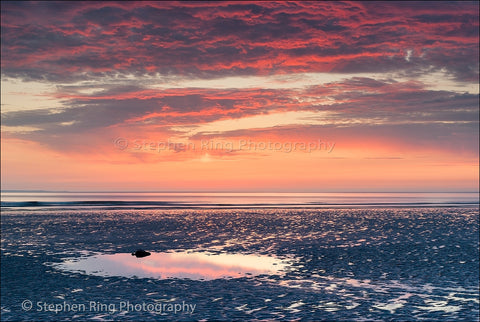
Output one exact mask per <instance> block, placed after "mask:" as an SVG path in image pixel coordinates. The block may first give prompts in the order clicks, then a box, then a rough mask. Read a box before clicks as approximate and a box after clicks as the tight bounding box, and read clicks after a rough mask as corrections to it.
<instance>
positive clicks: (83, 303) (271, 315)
mask: <svg viewBox="0 0 480 322" xmlns="http://www.w3.org/2000/svg"><path fill="white" fill-rule="evenodd" d="M26 195H27V194H26V193H25V194H23V195H22V194H20V193H13V192H12V193H10V195H8V196H6V195H5V194H3V193H2V217H1V224H2V225H1V233H2V234H1V238H2V241H1V256H2V258H1V320H2V321H18V320H35V321H39V320H40V321H59V320H100V321H102V320H132V321H150V320H168V321H170V320H181V321H193V320H195V321H198V320H227V321H238V320H281V321H283V320H306V321H331V320H335V321H338V320H340V321H362V320H396V321H398V320H401V321H412V320H427V321H453V320H454V321H478V319H479V210H478V196H476V197H475V196H473V195H468V196H465V195H461V196H460V195H457V196H455V195H451V194H443V195H442V194H440V195H438V194H423V195H413V196H409V195H405V194H403V195H380V196H379V195H377V196H375V195H367V196H365V195H349V196H345V195H344V196H341V195H336V194H335V195H326V196H325V195H322V196H319V195H318V194H312V195H307V196H306V195H293V196H278V195H269V194H267V195H260V196H258V195H257V196H241V195H240V196H239V195H233V196H231V195H228V196H227V195H220V196H219V195H214V196H205V195H203V196H200V195H199V194H193V195H192V196H191V198H190V199H188V197H187V198H182V197H179V195H178V194H172V195H167V197H168V196H170V197H171V199H168V198H166V197H165V195H160V196H159V195H158V194H157V195H154V196H151V199H148V198H147V196H140V195H138V194H134V196H133V197H132V196H131V194H130V197H128V194H125V195H123V196H121V197H120V196H119V198H118V199H115V198H113V197H112V195H106V196H105V195H102V196H98V194H90V195H88V197H86V196H81V197H79V196H78V195H75V194H67V196H65V194H63V195H61V197H59V196H58V195H53V196H52V195H50V196H46V193H45V194H44V195H43V197H38V195H36V196H35V194H33V195H32V194H31V193H30V195H28V196H26ZM113 195H115V194H113ZM282 197H284V198H282ZM475 198H477V200H475ZM342 202H343V203H342ZM137 249H144V250H147V251H149V252H151V255H150V256H147V257H143V258H137V257H135V256H132V255H131V253H132V252H134V251H135V250H137Z"/></svg>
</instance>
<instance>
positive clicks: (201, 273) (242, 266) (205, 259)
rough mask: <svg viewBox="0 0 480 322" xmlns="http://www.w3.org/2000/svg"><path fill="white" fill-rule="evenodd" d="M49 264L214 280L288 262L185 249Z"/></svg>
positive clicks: (271, 270) (282, 267)
mask: <svg viewBox="0 0 480 322" xmlns="http://www.w3.org/2000/svg"><path fill="white" fill-rule="evenodd" d="M52 266H53V267H55V268H56V269H60V270H62V271H69V272H76V273H83V274H87V275H96V276H104V277H106V276H122V277H137V278H157V279H168V278H187V279H192V280H213V279H219V278H240V277H251V276H258V275H281V274H283V273H284V272H285V271H286V270H287V269H288V268H289V267H290V264H289V263H288V262H287V261H285V260H282V259H279V258H276V257H272V256H263V255H245V254H217V253H209V252H192V251H190V252H187V251H186V252H175V253H168V252H165V253H151V255H150V256H147V257H143V258H137V257H135V256H132V255H131V254H130V253H119V254H98V255H93V256H87V257H80V258H69V259H65V261H64V262H61V263H55V264H53V265H52Z"/></svg>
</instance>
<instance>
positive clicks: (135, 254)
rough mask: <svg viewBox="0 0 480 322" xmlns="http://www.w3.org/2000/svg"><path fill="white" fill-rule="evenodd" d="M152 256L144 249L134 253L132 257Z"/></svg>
mask: <svg viewBox="0 0 480 322" xmlns="http://www.w3.org/2000/svg"><path fill="white" fill-rule="evenodd" d="M150 255H151V254H150V253H149V252H147V251H144V250H143V249H137V251H135V252H133V253H132V256H136V257H147V256H150Z"/></svg>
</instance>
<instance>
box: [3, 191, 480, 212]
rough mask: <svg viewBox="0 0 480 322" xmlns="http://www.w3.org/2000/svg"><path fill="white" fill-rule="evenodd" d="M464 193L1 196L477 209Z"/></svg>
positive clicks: (137, 203)
mask: <svg viewBox="0 0 480 322" xmlns="http://www.w3.org/2000/svg"><path fill="white" fill-rule="evenodd" d="M478 204H479V195H478V193H475V192H468V193H451V192H449V193H438V192H435V193H387V192H385V193H384V192H380V193H230V192H221V193H217V192H216V193H205V192H189V193H179V192H172V193H169V192H18V191H15V192H12V191H5V192H2V193H1V205H2V207H3V208H10V207H22V208H23V207H30V208H31V207H42V208H44V207H68V208H70V207H155V208H190V207H214V208H215V207H226V208H228V207H332V206H334V207H336V206H358V207H369V206H388V207H391V206H428V207H431V206H462V207H466V206H478Z"/></svg>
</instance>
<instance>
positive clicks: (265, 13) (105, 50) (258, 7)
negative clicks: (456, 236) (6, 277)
mask: <svg viewBox="0 0 480 322" xmlns="http://www.w3.org/2000/svg"><path fill="white" fill-rule="evenodd" d="M478 11H479V2H443V1H442V2H377V1H374V2H283V1H282V2H270V1H269V2H151V3H150V2H143V1H142V2H69V1H67V2H62V3H61V2H35V3H29V2H2V4H1V15H2V16H1V18H2V30H1V37H2V40H1V41H2V42H1V55H2V59H1V67H2V70H1V77H2V79H1V95H2V96H1V104H2V105H1V112H2V118H1V121H2V123H1V130H2V137H1V179H2V182H1V183H2V190H7V189H23V190H31V189H44V190H70V191H85V190H94V191H136V190H139V191H286V192H315V191H318V192H329V191H332V192H337V191H345V192H346V191H365V192H371V191H375V192H377V191H392V192H393V191H432V192H434V191H478V180H479V170H478V166H479V150H478V144H479V116H478V115H479V73H478V71H479V61H478V57H479V33H478V30H479V15H478Z"/></svg>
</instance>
